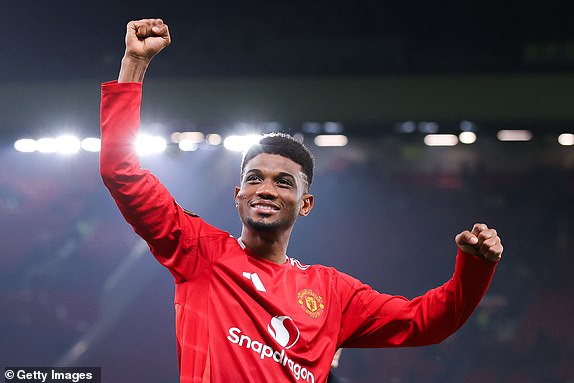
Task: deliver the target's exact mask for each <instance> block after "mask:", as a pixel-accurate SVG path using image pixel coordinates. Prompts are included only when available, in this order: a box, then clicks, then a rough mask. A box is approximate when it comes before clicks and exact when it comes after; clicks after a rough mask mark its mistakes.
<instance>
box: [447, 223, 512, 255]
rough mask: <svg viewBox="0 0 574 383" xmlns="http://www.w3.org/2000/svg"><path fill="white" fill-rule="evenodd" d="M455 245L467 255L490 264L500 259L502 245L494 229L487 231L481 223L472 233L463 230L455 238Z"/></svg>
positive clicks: (476, 225)
mask: <svg viewBox="0 0 574 383" xmlns="http://www.w3.org/2000/svg"><path fill="white" fill-rule="evenodd" d="M455 242H456V245H457V246H458V247H459V248H460V249H461V250H462V251H464V252H465V253H469V254H472V255H475V256H478V257H481V258H484V259H487V260H489V261H492V262H498V261H499V260H500V258H501V257H502V250H503V247H502V243H501V241H500V237H499V236H498V233H497V232H496V230H495V229H489V228H488V226H486V225H485V224H483V223H477V224H475V225H474V226H473V227H472V231H468V230H465V231H463V232H462V233H460V234H458V235H457V236H456V238H455Z"/></svg>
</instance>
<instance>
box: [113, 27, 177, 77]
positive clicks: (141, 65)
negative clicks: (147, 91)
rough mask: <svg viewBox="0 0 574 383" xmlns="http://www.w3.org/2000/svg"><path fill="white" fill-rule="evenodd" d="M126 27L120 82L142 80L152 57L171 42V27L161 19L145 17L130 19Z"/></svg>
mask: <svg viewBox="0 0 574 383" xmlns="http://www.w3.org/2000/svg"><path fill="white" fill-rule="evenodd" d="M126 29H127V31H126V39H125V43H126V51H125V53H124V57H123V58H122V64H121V68H120V74H119V76H118V82H142V81H143V79H144V75H145V72H146V70H147V67H148V66H149V63H150V61H151V59H152V58H153V57H154V56H155V55H157V54H158V53H159V52H160V51H161V50H162V49H163V48H165V47H167V46H168V45H169V44H170V42H171V37H170V35H169V28H168V26H167V24H164V22H163V20H161V19H143V20H137V21H130V22H129V23H128V25H127V28H126Z"/></svg>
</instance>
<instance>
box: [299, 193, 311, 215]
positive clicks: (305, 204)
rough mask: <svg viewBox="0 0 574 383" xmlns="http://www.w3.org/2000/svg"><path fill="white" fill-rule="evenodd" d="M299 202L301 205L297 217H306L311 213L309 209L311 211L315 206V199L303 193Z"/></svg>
mask: <svg viewBox="0 0 574 383" xmlns="http://www.w3.org/2000/svg"><path fill="white" fill-rule="evenodd" d="M301 201H302V203H301V208H300V209H299V215H300V216H303V217H306V216H308V215H309V213H310V212H311V209H313V205H314V204H315V197H314V196H313V194H309V193H305V194H303V198H302V200H301Z"/></svg>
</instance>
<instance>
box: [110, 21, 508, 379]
mask: <svg viewBox="0 0 574 383" xmlns="http://www.w3.org/2000/svg"><path fill="white" fill-rule="evenodd" d="M169 43H170V35H169V31H168V27H167V25H165V24H164V23H163V22H162V20H160V19H146V20H140V21H132V22H130V23H129V24H128V26H127V34H126V51H125V55H124V57H123V59H122V65H121V70H120V75H119V78H118V81H117V82H110V83H104V84H103V85H102V104H101V125H102V150H101V174H102V178H103V180H104V183H105V185H106V186H107V187H108V189H109V190H110V192H111V194H112V196H113V198H114V200H115V201H116V203H117V205H118V207H119V208H120V210H121V212H122V214H123V215H124V217H125V218H126V220H127V221H128V222H129V223H130V224H131V225H132V226H133V227H134V229H135V231H136V232H137V233H138V234H139V235H140V236H141V237H142V238H144V239H145V240H146V241H147V243H148V245H149V247H150V249H151V251H152V253H153V255H154V256H155V257H156V259H157V260H158V261H159V262H160V263H161V264H162V265H164V266H165V267H167V268H168V269H169V271H170V272H171V273H172V274H173V276H174V278H175V283H176V291H175V313H176V337H177V349H178V356H179V366H180V379H181V382H299V381H305V382H325V381H326V380H327V376H328V373H329V368H330V366H331V362H332V360H333V356H334V354H335V351H336V350H337V349H339V348H343V347H397V346H415V345H425V344H432V343H437V342H440V341H442V340H443V339H445V338H446V337H448V336H449V335H450V334H452V333H453V332H454V331H456V330H457V329H458V328H459V327H460V326H461V325H462V324H463V323H464V322H465V321H466V319H467V318H468V317H469V316H470V314H471V313H472V311H473V310H474V308H475V307H476V306H477V304H478V303H479V301H480V299H481V298H482V296H483V295H484V293H485V292H486V289H487V288H488V285H489V283H490V280H491V278H492V275H493V272H494V269H495V265H496V263H497V262H498V261H499V260H500V257H501V254H502V245H501V242H500V238H499V237H498V235H497V233H496V231H495V230H494V229H490V228H488V227H487V226H486V225H484V224H476V225H474V227H473V228H472V230H471V231H463V232H461V233H460V234H458V235H457V236H456V238H455V242H456V244H457V246H458V255H457V258H456V266H455V272H454V275H453V277H452V278H451V279H450V280H449V281H448V282H446V283H445V284H444V285H442V286H440V287H438V288H436V289H433V290H430V291H429V292H427V293H426V294H424V295H423V296H420V297H417V298H414V299H412V300H407V299H405V298H403V297H399V296H391V295H387V294H381V293H378V292H376V291H374V290H372V289H371V288H370V287H369V286H366V285H364V284H362V283H361V282H359V281H358V280H356V279H354V278H352V277H350V276H348V275H346V274H344V273H341V272H339V271H337V270H335V269H333V268H329V267H324V266H309V265H304V264H302V263H301V262H299V261H298V260H296V259H294V258H290V257H288V256H287V255H286V253H287V245H288V242H289V238H290V234H291V231H292V229H293V225H294V224H295V220H296V218H297V217H298V216H306V215H308V214H309V213H310V212H311V210H312V208H313V204H314V199H313V195H311V194H309V187H310V185H311V182H312V179H313V158H312V156H311V155H310V153H309V152H308V151H307V149H306V148H305V147H304V146H303V145H301V144H300V143H298V142H297V141H295V140H294V139H292V138H291V137H290V136H287V135H281V134H278V135H271V136H268V137H265V138H264V139H262V140H261V142H260V144H259V145H255V146H254V147H252V148H251V149H250V150H249V151H248V153H247V154H246V155H245V157H244V160H243V162H242V167H241V184H240V186H238V187H236V190H235V202H236V205H237V210H238V213H239V217H240V219H241V222H242V231H241V236H240V237H239V238H237V239H236V238H233V237H232V236H230V235H229V234H228V233H225V232H223V231H221V230H219V229H217V228H215V227H213V226H210V225H209V224H207V223H205V222H204V221H203V220H202V219H201V218H199V217H198V216H196V215H194V214H191V213H189V212H188V211H186V210H184V209H182V208H181V207H180V206H179V205H178V204H177V203H176V202H175V201H174V199H173V198H172V197H171V195H170V194H169V192H168V191H167V190H166V189H165V188H164V186H163V185H162V184H160V183H159V181H158V180H157V179H156V178H155V177H154V176H153V175H152V174H150V173H149V172H148V171H146V170H143V169H141V168H140V165H139V162H138V158H137V156H136V154H135V152H134V150H133V146H132V143H133V140H134V138H135V136H136V134H137V131H138V128H139V118H140V116H139V114H140V102H141V90H142V81H143V78H144V74H145V71H146V68H147V66H148V64H149V62H150V60H151V59H152V58H153V57H154V56H155V55H156V54H157V53H159V52H160V51H161V50H162V49H163V48H165V47H166V46H167V45H169Z"/></svg>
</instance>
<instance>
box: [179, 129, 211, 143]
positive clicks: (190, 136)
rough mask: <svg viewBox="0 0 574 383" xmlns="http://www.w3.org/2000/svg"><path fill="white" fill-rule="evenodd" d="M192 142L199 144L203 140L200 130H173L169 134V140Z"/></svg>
mask: <svg viewBox="0 0 574 383" xmlns="http://www.w3.org/2000/svg"><path fill="white" fill-rule="evenodd" d="M184 140H185V141H188V142H193V143H195V144H200V143H202V142H203V140H205V136H204V134H203V133H201V132H175V133H173V134H172V135H171V142H173V143H175V144H179V143H180V142H181V141H184Z"/></svg>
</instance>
